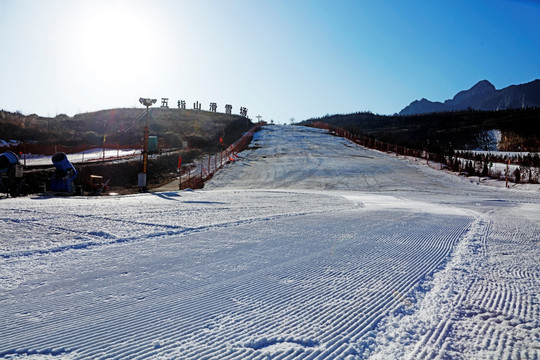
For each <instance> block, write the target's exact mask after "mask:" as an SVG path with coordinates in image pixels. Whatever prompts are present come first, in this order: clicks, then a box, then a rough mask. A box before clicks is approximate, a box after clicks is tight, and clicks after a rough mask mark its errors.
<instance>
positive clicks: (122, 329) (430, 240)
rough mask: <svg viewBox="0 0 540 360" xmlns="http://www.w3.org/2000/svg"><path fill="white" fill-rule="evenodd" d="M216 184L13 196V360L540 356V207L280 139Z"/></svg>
mask: <svg viewBox="0 0 540 360" xmlns="http://www.w3.org/2000/svg"><path fill="white" fill-rule="evenodd" d="M239 156H240V158H241V160H239V161H238V162H236V163H231V164H229V165H227V166H226V168H225V169H224V170H222V171H220V172H219V173H218V174H217V175H216V176H215V177H214V179H213V180H212V181H211V183H209V184H207V186H206V187H205V189H204V190H202V191H181V192H161V193H153V194H141V195H134V196H122V197H109V198H105V197H100V198H80V197H79V198H77V197H73V198H49V197H28V198H17V199H3V200H0V234H1V235H0V355H1V356H3V357H5V358H25V359H28V358H38V359H49V358H50V359H52V358H67V359H79V358H80V359H111V358H117V359H140V358H150V359H364V358H374V359H403V358H405V359H406V358H409V359H419V358H442V359H471V358H475V359H484V358H486V359H492V358H493V359H527V358H529V359H538V358H539V357H540V264H539V262H540V260H539V259H540V250H539V246H538V245H539V242H540V225H538V220H540V194H538V193H537V192H525V191H514V190H507V189H497V188H488V187H484V186H478V185H474V184H471V183H470V182H468V181H466V180H464V179H462V178H458V177H456V176H453V175H450V174H445V173H443V172H438V171H434V170H432V169H430V168H428V167H427V166H425V165H424V164H421V163H417V162H415V161H414V160H413V159H404V158H403V157H399V158H398V157H396V156H395V155H387V154H382V153H380V152H375V151H371V150H366V149H364V148H362V147H359V146H357V145H355V144H352V143H350V142H348V141H346V140H344V139H341V138H337V137H334V136H331V135H329V134H327V133H325V132H323V131H320V130H315V129H309V128H303V127H292V126H269V127H266V128H264V129H263V130H262V131H260V132H259V133H257V134H256V136H255V139H254V142H253V144H252V149H250V150H247V151H244V152H242V153H240V154H239Z"/></svg>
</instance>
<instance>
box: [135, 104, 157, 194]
mask: <svg viewBox="0 0 540 360" xmlns="http://www.w3.org/2000/svg"><path fill="white" fill-rule="evenodd" d="M156 101H157V100H156V99H150V98H139V102H140V103H141V104H142V105H144V106H146V125H145V126H144V150H143V172H142V173H139V178H138V185H139V187H140V188H141V191H146V174H147V170H148V108H149V107H150V106H152V105H153V104H155V103H156Z"/></svg>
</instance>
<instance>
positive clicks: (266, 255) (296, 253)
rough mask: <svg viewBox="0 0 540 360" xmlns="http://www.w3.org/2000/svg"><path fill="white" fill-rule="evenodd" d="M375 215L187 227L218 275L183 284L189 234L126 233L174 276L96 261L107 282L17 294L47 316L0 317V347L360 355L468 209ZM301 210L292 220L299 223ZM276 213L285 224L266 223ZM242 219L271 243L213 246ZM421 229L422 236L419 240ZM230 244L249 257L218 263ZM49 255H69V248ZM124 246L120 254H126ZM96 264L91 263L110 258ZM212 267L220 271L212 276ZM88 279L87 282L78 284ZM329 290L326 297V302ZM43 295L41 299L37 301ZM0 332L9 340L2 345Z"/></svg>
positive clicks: (133, 354)
mask: <svg viewBox="0 0 540 360" xmlns="http://www.w3.org/2000/svg"><path fill="white" fill-rule="evenodd" d="M380 216H381V214H380V213H377V212H365V211H364V210H362V209H359V210H346V211H342V212H334V213H332V212H330V213H327V214H324V215H320V214H309V215H301V216H295V217H282V218H276V219H267V221H265V222H264V226H261V224H259V226H258V227H257V228H252V227H250V226H249V224H248V223H242V224H235V226H232V227H226V228H219V229H207V230H206V231H204V232H202V233H192V234H190V235H189V242H190V243H192V244H197V243H199V246H195V248H196V250H192V251H191V253H192V255H196V253H199V255H200V254H202V255H203V257H202V258H201V261H202V262H204V263H205V266H204V267H205V268H206V269H208V268H210V269H211V268H214V267H215V271H217V273H216V274H215V275H217V276H218V277H217V278H216V277H215V276H212V277H211V278H210V279H212V280H211V281H209V282H205V281H204V278H203V279H199V281H198V282H186V280H188V279H189V276H188V277H185V276H182V275H181V274H187V273H190V272H191V273H196V272H197V271H198V270H197V267H195V268H193V267H192V265H193V262H190V263H189V265H190V267H189V268H187V267H185V266H187V265H182V263H181V262H182V261H181V260H180V259H182V258H189V257H190V254H189V250H188V248H189V246H188V245H189V244H186V243H185V242H183V241H178V240H182V239H187V237H185V236H178V235H173V236H172V237H170V236H169V237H163V238H148V239H147V240H146V241H141V243H132V244H130V246H129V250H130V252H133V253H134V254H135V253H138V252H139V250H138V249H139V248H140V249H141V250H142V249H145V250H143V252H142V253H143V254H144V253H145V252H148V251H149V250H148V249H152V253H151V254H146V255H145V258H148V259H149V258H151V257H152V256H153V255H157V254H161V256H163V255H164V254H166V256H165V257H164V258H163V261H164V262H165V263H166V264H164V265H163V269H164V268H166V267H168V266H173V269H174V268H175V269H176V270H173V269H170V270H173V271H172V274H177V276H178V279H176V281H172V282H171V280H172V279H174V277H171V272H163V271H162V270H159V269H158V270H154V272H153V273H150V272H149V273H147V274H145V275H144V277H143V274H141V276H138V277H136V278H133V279H132V280H131V281H128V282H126V280H129V278H130V277H131V275H129V274H132V273H133V274H135V273H136V271H135V268H138V269H144V268H145V267H146V265H145V264H146V261H151V260H144V258H141V257H140V256H134V257H133V261H134V263H133V265H129V266H128V267H133V268H128V269H127V272H128V274H127V277H126V276H122V275H120V276H112V277H111V275H112V273H113V272H114V271H113V270H111V271H106V272H105V273H99V272H98V274H96V275H92V273H93V272H95V270H91V271H90V270H89V271H90V273H89V274H88V276H86V278H87V281H90V282H94V283H95V282H97V283H99V282H100V281H99V280H95V279H94V276H97V275H99V276H97V277H96V279H97V278H107V277H110V280H108V281H107V282H106V283H105V284H104V286H105V287H103V288H102V287H100V286H99V285H97V283H96V284H94V285H89V286H85V284H77V283H74V282H72V281H71V282H70V283H71V285H70V287H71V288H72V290H73V291H72V295H71V296H69V297H68V298H64V297H63V296H60V295H58V296H60V297H56V296H55V294H54V292H50V291H45V294H50V296H52V297H53V298H54V299H55V300H54V301H48V302H47V303H46V304H44V303H43V302H42V301H41V299H39V298H34V299H27V300H26V301H25V303H26V307H27V311H28V312H29V313H35V309H37V308H40V309H41V311H42V312H43V313H44V314H45V313H47V314H49V315H47V316H44V317H42V318H41V319H36V320H37V322H36V321H35V320H34V321H33V323H34V326H33V327H32V328H28V327H25V326H22V327H21V326H20V324H22V323H30V322H29V321H31V320H24V316H23V317H22V318H21V317H19V318H18V321H15V322H14V321H9V320H8V319H6V320H3V324H2V325H6V326H7V328H5V329H6V330H7V329H9V334H2V335H3V336H2V339H3V340H2V341H1V342H0V346H2V344H4V345H3V346H2V347H1V348H2V349H3V350H2V353H3V354H4V355H6V354H9V353H10V352H11V353H16V352H17V349H22V348H23V347H25V345H26V346H28V344H32V346H31V347H30V348H32V349H37V350H38V351H42V350H43V349H49V348H56V347H60V345H61V346H62V347H63V348H65V349H69V350H70V351H71V355H70V356H74V358H140V357H147V356H150V355H152V354H158V353H159V354H162V355H163V354H170V358H186V359H189V358H204V357H205V356H207V357H208V358H216V357H219V358H221V357H222V354H227V356H226V358H229V359H255V358H259V357H261V356H262V358H264V356H263V355H264V354H274V355H276V356H278V357H279V356H282V357H283V358H314V359H322V358H333V357H336V356H344V355H346V354H359V353H361V352H362V351H363V349H364V347H365V345H362V342H364V341H368V340H366V339H367V338H372V337H373V330H374V329H375V327H376V325H377V323H378V322H379V321H380V320H381V319H382V318H383V317H384V316H386V315H387V314H388V313H389V312H390V311H392V310H394V309H397V308H400V307H403V306H404V304H403V302H402V300H400V299H399V298H398V297H396V296H394V295H393V294H392V292H393V291H395V290H397V291H399V292H400V293H403V294H406V296H414V295H412V294H414V289H415V288H416V287H417V286H418V285H419V284H420V283H421V282H422V281H423V279H424V278H425V276H429V275H430V274H431V273H433V272H434V271H435V270H436V269H437V268H439V267H440V266H441V264H442V263H444V262H445V261H446V259H447V257H448V255H449V253H450V252H451V250H452V248H453V246H454V245H455V244H456V243H457V242H458V241H459V239H460V237H461V236H462V235H463V233H464V231H465V229H466V227H467V225H468V223H469V221H470V220H469V218H466V217H455V216H451V217H445V219H444V221H441V219H438V217H437V216H428V217H427V218H426V217H425V216H418V215H415V214H411V213H408V212H404V213H393V214H392V216H394V218H395V220H396V223H395V224H396V226H395V227H394V229H395V230H394V232H392V233H388V231H386V230H385V226H384V225H383V224H381V223H378V222H374V221H372V219H375V218H378V217H380ZM337 217H339V219H341V220H340V222H339V224H338V227H337V228H336V229H335V231H334V232H333V233H335V234H338V235H337V237H338V238H334V239H329V238H327V237H326V235H325V234H326V231H323V229H328V227H333V225H331V224H332V222H333V221H334V218H337ZM300 219H301V221H300V223H301V224H302V225H299V224H298V223H299V220H300ZM449 222H450V223H451V224H453V225H452V226H451V227H450V228H451V229H452V231H450V232H447V231H445V230H443V227H442V226H443V224H444V228H446V227H447V225H448V223H449ZM274 223H276V224H280V226H281V227H282V226H285V228H286V229H287V230H285V229H283V230H278V229H275V226H274V225H273V224H274ZM306 223H307V224H310V226H309V228H310V230H309V232H308V233H309V239H310V250H309V251H307V249H306V248H304V247H303V246H299V245H301V244H302V243H304V242H305V240H303V239H304V236H305V235H306V234H305V233H306V230H305V228H304V227H305V224H306ZM437 224H438V225H437ZM344 225H345V226H344ZM247 229H250V230H249V231H250V233H251V235H250V238H252V239H254V240H256V239H257V238H258V237H262V236H264V235H263V234H264V233H265V232H267V231H269V230H270V229H272V230H271V231H272V232H273V234H274V236H275V241H276V242H277V243H275V244H267V243H261V242H257V241H254V242H253V243H251V246H252V247H253V248H251V249H250V248H248V250H245V248H243V247H240V245H241V244H242V243H241V242H240V243H235V242H234V241H233V242H230V241H229V242H227V243H223V244H220V239H224V236H225V237H226V238H231V239H235V238H241V236H240V237H239V235H240V234H242V233H245V231H246V230H247ZM218 232H219V235H218V237H217V239H218V240H217V241H218V242H217V243H214V245H213V246H214V247H215V246H217V247H218V248H220V247H221V246H224V248H223V250H224V251H225V253H224V252H215V251H211V252H205V251H204V249H208V250H210V246H209V244H206V243H207V241H206V239H207V238H208V236H210V235H211V234H216V235H217V234H218ZM227 233H228V235H225V234H227ZM339 234H341V235H339ZM415 234H416V236H415ZM419 234H420V239H421V240H418V239H419V237H418V235H419ZM175 239H176V240H175ZM198 239H200V241H199V240H198ZM201 241H202V242H201ZM242 245H243V244H242ZM292 245H293V246H292ZM227 248H228V250H225V249H227ZM239 249H243V250H242V251H241V253H240V254H239V256H240V258H239V259H238V260H235V262H238V263H242V262H243V261H242V260H240V259H244V260H247V261H250V262H251V263H248V264H247V265H246V267H245V268H244V269H239V270H237V271H233V272H232V273H230V274H227V273H225V274H224V273H222V272H221V270H220V269H219V266H220V263H221V258H222V257H223V256H228V255H227V254H230V256H234V254H236V253H237V251H238V250H239ZM125 250H126V249H125V246H124V245H123V244H116V245H109V246H107V253H110V254H111V255H110V257H111V260H110V261H111V265H112V263H114V261H115V260H114V259H115V258H116V256H115V255H116V253H117V252H119V251H125ZM86 251H87V252H96V251H98V252H101V251H102V250H101V248H96V249H87V250H86ZM185 251H188V254H185ZM291 251H292V253H290V252H291ZM175 254H182V255H175ZM250 254H263V255H259V256H255V257H253V256H252V255H250ZM284 254H286V255H285V256H283V255H284ZM404 254H406V256H403V255H404ZM248 255H249V256H248ZM56 256H59V257H61V258H65V260H66V261H72V262H74V264H76V263H77V256H75V253H73V254H72V253H64V254H62V253H60V254H57V255H56ZM123 256H124V258H129V256H126V254H124V255H123ZM426 259H428V261H425V260H426ZM141 260H142V262H141ZM178 260H180V261H178ZM152 261H154V260H152ZM104 265H105V263H104V264H102V265H100V266H103V268H104V269H107V268H111V269H112V268H113V267H112V266H110V265H109V266H104ZM209 265H210V266H209ZM202 268H203V267H202V266H201V270H202ZM139 271H140V270H139ZM377 274H378V276H377ZM381 274H382V276H381ZM56 276H61V274H56ZM61 277H62V276H61ZM64 277H65V276H64ZM220 277H221V280H219V281H216V280H217V279H219V278H220ZM150 279H152V281H150V282H151V283H152V284H154V287H153V288H144V287H142V288H141V289H140V291H139V294H140V298H139V299H137V298H128V299H117V302H116V304H115V302H114V301H113V302H112V303H111V302H110V301H106V299H107V297H108V296H107V293H108V292H112V288H115V289H117V290H116V292H117V293H119V291H118V289H121V288H126V292H127V293H132V291H129V290H128V289H130V288H136V287H138V286H141V284H148V283H149V280H150ZM210 279H209V280H210ZM66 280H68V281H69V279H68V278H66V279H55V280H54V281H52V282H51V284H50V285H49V286H48V285H47V284H45V285H41V286H37V287H36V289H39V290H40V291H42V292H43V291H44V290H46V289H47V288H50V289H51V290H52V289H54V288H56V287H57V286H58V285H56V284H59V283H62V282H64V281H66ZM201 280H202V282H201ZM40 282H42V281H40ZM77 288H78V290H77ZM86 288H89V289H93V290H92V291H90V292H87V291H86V290H85V289H86ZM28 290H29V289H23V291H25V292H26V291H28ZM382 294H383V295H382ZM409 294H411V295H409ZM381 295H382V296H381ZM15 298H16V296H15ZM329 299H333V300H331V302H329V301H328V300H329ZM49 300H51V299H49ZM201 304H204V306H200V305H201ZM3 305H5V307H4V311H6V312H7V313H10V312H11V311H10V310H9V308H10V307H14V310H13V312H14V313H15V314H16V313H17V312H16V311H15V308H20V304H19V303H18V302H13V303H11V305H10V304H9V301H6V300H4V302H3ZM44 305H47V306H45V307H49V308H48V309H45V308H44ZM62 309H64V311H62ZM15 316H16V315H15ZM224 320H226V321H224ZM16 324H18V325H16ZM39 324H41V325H39ZM255 324H258V326H255ZM35 325H38V326H37V327H36V326H35ZM45 328H47V329H50V330H51V333H50V335H49V336H46V337H44V336H43V330H44V329H45ZM100 334H101V335H100ZM9 339H11V340H9ZM17 339H19V340H17ZM114 339H117V340H114ZM265 339H266V340H265ZM6 341H7V343H9V344H11V345H9V346H8V348H7V349H6V348H5V345H7V343H6ZM249 344H259V345H249ZM308 344H309V345H310V346H307V345H308ZM167 356H168V355H167Z"/></svg>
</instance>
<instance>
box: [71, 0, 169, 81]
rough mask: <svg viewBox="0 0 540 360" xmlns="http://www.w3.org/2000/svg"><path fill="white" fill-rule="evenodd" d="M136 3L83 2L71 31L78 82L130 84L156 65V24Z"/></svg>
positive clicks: (157, 40)
mask: <svg viewBox="0 0 540 360" xmlns="http://www.w3.org/2000/svg"><path fill="white" fill-rule="evenodd" d="M139 5H140V4H138V3H137V2H118V1H106V2H101V1H95V2H89V3H83V5H82V6H80V8H79V9H78V13H77V18H78V21H77V22H76V23H75V24H74V27H73V29H69V30H68V31H71V32H72V33H71V38H72V42H73V43H74V44H75V46H74V51H76V54H75V57H76V59H77V63H76V64H73V66H74V67H76V69H77V73H78V74H79V79H83V80H86V81H89V82H93V83H95V82H102V83H103V84H107V83H108V84H109V85H112V86H114V84H115V83H126V82H128V83H131V82H133V81H134V78H136V77H137V74H143V73H144V71H145V69H149V68H151V67H152V66H153V65H154V62H155V60H156V53H157V52H158V51H157V50H156V46H157V45H158V44H159V41H160V35H159V29H158V26H157V24H155V23H153V21H152V17H151V16H148V14H147V12H146V11H145V9H144V7H141V6H139Z"/></svg>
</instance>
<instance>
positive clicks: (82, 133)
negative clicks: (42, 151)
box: [0, 108, 252, 150]
mask: <svg viewBox="0 0 540 360" xmlns="http://www.w3.org/2000/svg"><path fill="white" fill-rule="evenodd" d="M145 123H146V111H145V109H140V108H133V109H111V110H102V111H98V112H92V113H84V114H77V115H75V116H73V117H69V116H67V115H63V114H61V115H57V116H56V117H54V118H50V117H41V116H38V115H35V114H32V115H28V116H25V115H22V114H20V113H10V112H6V111H0V139H3V140H6V141H7V140H12V139H13V140H17V141H18V142H20V143H26V144H39V145H55V144H58V145H64V146H68V147H76V146H80V145H81V144H89V145H95V146H102V145H103V144H104V143H105V144H107V143H109V144H117V145H118V146H119V147H124V146H138V145H140V144H142V138H143V129H144V126H145ZM148 126H149V129H150V135H155V136H158V138H159V139H160V144H163V146H164V147H168V148H180V147H182V145H183V143H185V142H187V143H188V145H189V146H190V147H197V148H208V147H210V148H212V150H215V149H217V148H218V147H219V138H220V137H221V138H223V139H224V140H225V141H227V140H229V141H231V142H232V141H234V140H233V139H238V138H239V137H240V136H241V135H242V133H243V132H245V131H247V130H248V129H249V128H250V127H251V126H252V123H251V121H250V120H249V119H248V118H246V117H243V116H240V115H231V114H223V113H215V112H209V111H201V110H185V109H168V108H155V109H150V111H149V113H148Z"/></svg>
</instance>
